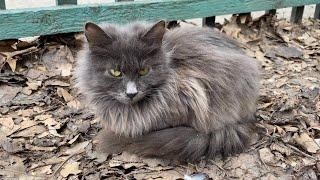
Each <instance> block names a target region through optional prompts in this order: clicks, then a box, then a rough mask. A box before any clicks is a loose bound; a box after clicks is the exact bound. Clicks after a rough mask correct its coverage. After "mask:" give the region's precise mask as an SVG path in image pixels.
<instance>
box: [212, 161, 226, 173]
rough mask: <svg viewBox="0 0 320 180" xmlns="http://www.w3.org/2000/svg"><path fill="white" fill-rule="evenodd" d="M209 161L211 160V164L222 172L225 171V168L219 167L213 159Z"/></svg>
mask: <svg viewBox="0 0 320 180" xmlns="http://www.w3.org/2000/svg"><path fill="white" fill-rule="evenodd" d="M210 162H211V163H212V164H213V165H215V166H217V167H218V168H219V169H220V170H221V171H222V172H223V173H225V172H226V170H225V169H224V168H223V167H221V166H220V165H218V164H217V163H215V162H214V161H213V160H210Z"/></svg>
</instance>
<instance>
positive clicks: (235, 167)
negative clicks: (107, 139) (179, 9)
mask: <svg viewBox="0 0 320 180" xmlns="http://www.w3.org/2000/svg"><path fill="white" fill-rule="evenodd" d="M182 23H186V22H182ZM218 27H219V28H220V31H222V32H224V33H226V34H228V35H229V36H231V37H233V38H235V39H237V40H238V41H240V42H242V43H243V48H244V49H245V50H246V51H247V53H248V55H249V56H252V57H255V58H256V60H257V61H259V62H260V63H261V74H262V79H261V90H260V98H259V101H258V108H257V114H256V116H257V119H258V120H259V123H257V126H258V127H259V128H257V129H259V135H257V136H256V137H252V139H253V143H252V145H251V146H250V148H249V149H248V150H247V151H246V152H244V153H241V154H239V155H235V156H233V157H229V158H227V159H220V158H216V159H213V160H207V159H204V160H203V161H201V162H199V163H197V164H185V165H173V164H172V163H171V162H168V161H162V160H157V159H141V158H138V157H136V156H134V155H130V154H127V153H122V154H119V155H112V156H106V155H103V154H99V153H97V152H96V151H95V145H96V143H97V141H96V140H95V139H94V137H95V136H96V134H97V133H98V131H99V130H100V129H101V124H100V121H99V119H98V118H96V117H95V116H94V114H93V113H92V112H91V111H90V106H89V107H88V106H87V104H86V103H85V102H84V100H83V97H82V95H81V94H79V93H78V91H77V89H76V88H75V87H74V79H73V76H72V72H73V68H74V62H75V61H76V60H75V54H76V51H77V49H78V48H79V46H80V44H81V37H82V35H81V34H64V35H55V36H45V37H40V38H36V39H25V40H23V41H21V40H20V41H15V40H11V41H2V42H0V69H1V74H0V98H1V100H0V179H106V178H110V179H183V178H185V179H204V178H211V179H317V177H320V162H319V158H320V151H319V149H320V148H319V145H320V133H319V132H320V122H319V118H320V101H319V94H320V89H319V88H320V87H319V86H320V43H319V40H320V22H319V21H318V20H314V19H304V20H303V23H302V24H299V25H293V24H290V23H289V22H287V21H286V20H277V19H275V18H274V17H271V16H262V17H260V18H258V19H251V18H250V16H248V15H243V16H240V17H237V16H234V17H232V18H231V19H230V21H228V22H226V23H225V24H224V25H222V26H218ZM194 174H196V175H194ZM185 175H186V176H185Z"/></svg>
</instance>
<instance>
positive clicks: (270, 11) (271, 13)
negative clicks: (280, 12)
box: [265, 9, 277, 15]
mask: <svg viewBox="0 0 320 180" xmlns="http://www.w3.org/2000/svg"><path fill="white" fill-rule="evenodd" d="M276 13H277V10H276V9H270V10H267V11H266V12H265V14H270V15H276Z"/></svg>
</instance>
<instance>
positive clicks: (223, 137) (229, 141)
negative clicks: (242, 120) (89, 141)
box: [100, 124, 252, 162]
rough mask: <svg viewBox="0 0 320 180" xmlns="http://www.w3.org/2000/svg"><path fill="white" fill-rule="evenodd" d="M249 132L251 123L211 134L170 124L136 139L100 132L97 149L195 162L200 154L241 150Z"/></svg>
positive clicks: (212, 154)
mask: <svg viewBox="0 0 320 180" xmlns="http://www.w3.org/2000/svg"><path fill="white" fill-rule="evenodd" d="M251 134H252V125H251V124H237V125H232V126H226V127H224V128H223V129H220V130H216V131H214V132H212V133H211V134H202V133H199V132H197V131H195V130H194V129H193V128H190V127H174V128H168V129H163V130H159V131H155V132H151V133H149V134H146V135H144V136H141V137H137V138H123V137H119V136H116V135H114V134H112V133H106V132H104V133H103V134H102V135H100V140H101V141H102V143H101V144H100V145H102V146H101V148H100V150H101V151H103V152H105V153H118V152H121V151H124V150H125V151H127V152H131V153H134V154H138V155H140V156H146V157H160V158H166V159H177V160H180V161H188V162H192V161H197V160H199V159H200V158H201V157H203V156H205V157H207V158H213V157H215V156H218V155H221V156H223V157H226V156H229V155H232V154H236V153H240V152H242V151H243V150H244V149H245V148H246V146H247V145H248V143H249V140H250V136H251Z"/></svg>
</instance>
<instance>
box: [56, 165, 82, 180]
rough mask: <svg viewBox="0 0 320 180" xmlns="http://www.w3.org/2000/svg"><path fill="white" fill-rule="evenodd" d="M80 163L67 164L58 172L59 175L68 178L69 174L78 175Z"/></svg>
mask: <svg viewBox="0 0 320 180" xmlns="http://www.w3.org/2000/svg"><path fill="white" fill-rule="evenodd" d="M79 165H80V162H71V163H67V164H66V165H65V166H64V167H63V168H62V170H61V171H60V174H61V176H62V177H65V178H66V177H68V176H69V175H71V174H75V175H76V174H79V173H81V172H82V170H80V169H79Z"/></svg>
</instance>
